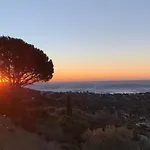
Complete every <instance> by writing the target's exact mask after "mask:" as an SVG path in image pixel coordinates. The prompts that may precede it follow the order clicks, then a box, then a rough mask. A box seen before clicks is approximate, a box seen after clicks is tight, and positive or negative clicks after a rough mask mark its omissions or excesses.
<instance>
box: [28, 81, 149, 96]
mask: <svg viewBox="0 0 150 150" xmlns="http://www.w3.org/2000/svg"><path fill="white" fill-rule="evenodd" d="M27 88H30V89H35V90H39V91H53V92H70V91H71V92H93V93H111V94H114V93H144V92H150V80H132V81H131V80H130V81H85V82H47V83H35V84H32V85H29V86H27Z"/></svg>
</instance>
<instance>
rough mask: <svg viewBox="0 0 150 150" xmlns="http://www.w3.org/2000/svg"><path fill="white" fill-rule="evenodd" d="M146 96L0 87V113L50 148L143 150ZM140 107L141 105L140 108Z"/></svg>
mask: <svg viewBox="0 0 150 150" xmlns="http://www.w3.org/2000/svg"><path fill="white" fill-rule="evenodd" d="M149 97H150V93H145V94H142V93H141V94H115V95H111V94H103V95H101V94H94V93H88V92H86V93H72V92H68V93H54V92H39V91H34V90H29V89H24V88H10V87H9V88H8V87H7V88H1V90H0V100H1V101H0V113H1V115H5V116H7V117H9V118H10V119H11V121H12V123H13V124H14V125H15V126H16V127H17V128H20V127H21V128H23V129H24V130H26V131H28V132H30V133H32V134H36V135H37V136H38V137H39V138H40V139H42V140H44V141H46V142H47V143H50V144H51V148H50V149H52V150H140V149H144V150H149V149H150V140H149V135H150V134H149V131H148V130H145V129H144V128H143V130H142V129H141V128H137V127H136V123H138V122H140V121H141V120H140V117H143V118H144V119H147V120H148V119H149V108H150V100H149ZM141 104H142V105H141Z"/></svg>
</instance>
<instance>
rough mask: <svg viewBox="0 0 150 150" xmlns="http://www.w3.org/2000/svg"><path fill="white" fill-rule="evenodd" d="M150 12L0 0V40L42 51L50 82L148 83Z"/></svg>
mask: <svg viewBox="0 0 150 150" xmlns="http://www.w3.org/2000/svg"><path fill="white" fill-rule="evenodd" d="M8 4H9V5H8ZM149 8H150V1H149V0H43V1H41V0H13V1H10V0H5V1H4V0H2V1H1V9H0V18H1V25H0V26H1V28H0V35H9V36H12V37H17V38H22V39H23V40H25V41H27V42H28V43H31V44H34V45H35V46H36V47H38V48H41V49H42V50H43V51H44V52H45V53H46V54H47V55H48V56H49V57H50V58H51V59H52V60H53V63H54V69H55V73H54V78H53V80H52V81H77V80H79V81H81V80H122V79H127V80H129V79H149V78H150V9H149Z"/></svg>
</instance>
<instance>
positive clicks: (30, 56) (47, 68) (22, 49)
mask: <svg viewBox="0 0 150 150" xmlns="http://www.w3.org/2000/svg"><path fill="white" fill-rule="evenodd" d="M53 72H54V69H53V63H52V60H50V59H49V58H48V56H47V55H46V54H44V53H43V51H42V50H40V49H38V48H35V47H34V45H31V44H28V43H26V42H25V41H23V40H22V39H17V38H12V37H7V36H1V37H0V78H1V81H2V82H7V83H10V84H11V85H13V86H25V85H28V84H32V83H34V82H40V81H42V82H45V81H48V80H50V79H51V78H52V76H53Z"/></svg>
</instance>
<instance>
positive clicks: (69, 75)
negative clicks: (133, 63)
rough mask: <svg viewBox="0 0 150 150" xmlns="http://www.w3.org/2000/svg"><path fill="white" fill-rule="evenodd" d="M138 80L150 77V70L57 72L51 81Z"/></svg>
mask: <svg viewBox="0 0 150 150" xmlns="http://www.w3.org/2000/svg"><path fill="white" fill-rule="evenodd" d="M134 79H135V80H136V79H150V71H149V72H148V71H147V73H146V74H145V71H136V70H132V71H125V70H124V71H120V72H119V71H116V72H112V71H108V72H106V71H105V72H86V71H85V72H84V71H83V72H78V73H77V72H76V73H75V72H57V73H55V74H54V77H53V79H52V80H51V82H57V81H94V80H102V81H104V80H134Z"/></svg>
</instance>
